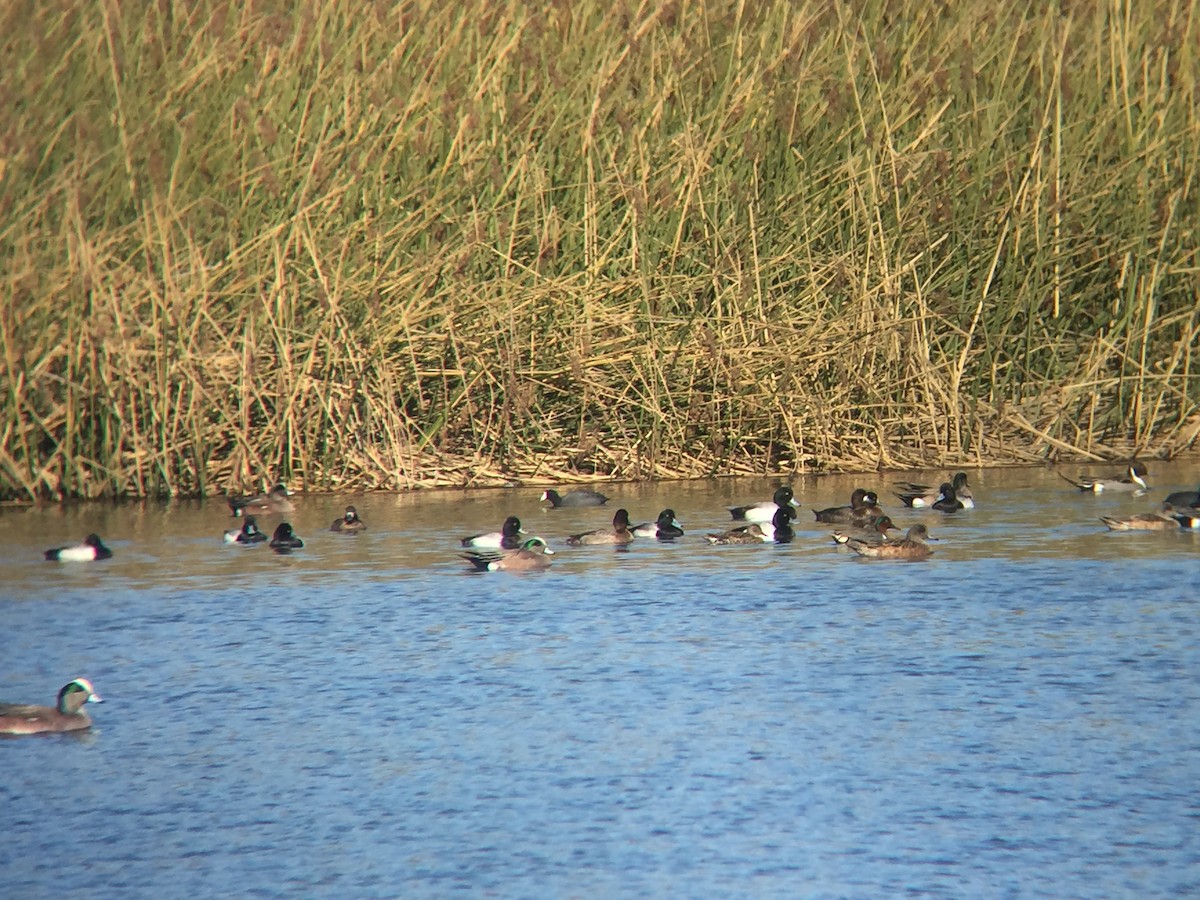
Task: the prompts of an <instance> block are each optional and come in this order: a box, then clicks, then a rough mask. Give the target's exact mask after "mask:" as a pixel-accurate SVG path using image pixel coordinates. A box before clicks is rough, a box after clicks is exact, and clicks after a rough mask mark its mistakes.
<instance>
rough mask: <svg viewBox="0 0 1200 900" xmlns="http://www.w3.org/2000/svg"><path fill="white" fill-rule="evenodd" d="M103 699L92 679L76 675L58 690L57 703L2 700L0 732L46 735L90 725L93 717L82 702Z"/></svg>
mask: <svg viewBox="0 0 1200 900" xmlns="http://www.w3.org/2000/svg"><path fill="white" fill-rule="evenodd" d="M102 702H103V700H102V699H101V697H100V695H99V694H97V693H96V690H95V688H93V687H92V683H91V682H90V681H88V680H87V679H86V678H76V679H74V680H73V681H69V682H67V683H66V684H65V685H63V688H62V690H60V691H59V692H58V704H57V705H56V706H28V705H25V704H22V703H0V734H43V733H47V732H59V731H81V730H83V729H84V728H91V727H92V720H91V718H90V717H89V716H88V714H87V713H86V712H84V711H83V704H85V703H102Z"/></svg>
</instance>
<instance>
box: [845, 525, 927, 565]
mask: <svg viewBox="0 0 1200 900" xmlns="http://www.w3.org/2000/svg"><path fill="white" fill-rule="evenodd" d="M932 540H935V538H933V537H930V535H929V529H928V528H926V527H925V526H924V525H922V524H920V523H919V522H918V523H917V524H916V525H913V526H912V527H911V528H909V529H908V533H907V534H906V535H905V536H904V537H903V538H902V539H900V540H898V541H884V542H882V543H872V542H870V541H862V540H857V539H855V538H851V539H850V540H848V541H847V542H846V545H847V546H848V547H849V548H850V549H851V550H853V551H854V552H855V553H857V554H858V555H859V556H867V557H870V558H872V559H925V558H927V557H929V556H932V555H933V550H932V549H931V548H930V546H929V544H928V543H926V542H927V541H932Z"/></svg>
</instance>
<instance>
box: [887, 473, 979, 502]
mask: <svg viewBox="0 0 1200 900" xmlns="http://www.w3.org/2000/svg"><path fill="white" fill-rule="evenodd" d="M947 484H948V485H949V486H950V487H952V488H954V495H955V497H957V498H958V502H959V503H961V504H962V508H963V509H974V508H975V495H974V494H972V493H971V488H970V486H969V485H968V484H967V473H966V472H956V473H955V475H954V478H953V479H951V480H950V481H948V482H943V484H942V485H941V486H940V487H939V488H938V489H937V490H936V491H935V490H933V488H931V487H930V486H929V485H927V484H917V483H916V482H913V481H897V482H896V487H898V488H900V492H899V493H897V494H896V496H897V497H899V498H900V500H901V501H902V502H903V503H904V505H905V506H910V507H912V508H913V509H924V508H925V507H927V506H933V504H935V503H937V501H938V500H940V499H941V497H942V491H943V490H944V489H945V487H946V485H947Z"/></svg>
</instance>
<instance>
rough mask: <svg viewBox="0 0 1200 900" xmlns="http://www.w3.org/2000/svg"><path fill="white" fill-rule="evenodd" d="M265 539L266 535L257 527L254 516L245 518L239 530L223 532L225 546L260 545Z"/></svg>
mask: <svg viewBox="0 0 1200 900" xmlns="http://www.w3.org/2000/svg"><path fill="white" fill-rule="evenodd" d="M266 539H267V535H266V534H265V533H264V532H263V530H262V529H261V528H259V527H258V522H257V521H255V519H254V516H246V518H245V520H244V521H243V522H242V527H241V528H235V529H234V530H232V531H227V532H225V543H227V544H261V543H262V542H263V541H265V540H266Z"/></svg>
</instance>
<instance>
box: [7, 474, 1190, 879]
mask: <svg viewBox="0 0 1200 900" xmlns="http://www.w3.org/2000/svg"><path fill="white" fill-rule="evenodd" d="M1198 470H1200V467H1198V466H1195V465H1191V466H1184V465H1171V466H1167V465H1163V464H1157V465H1153V466H1152V473H1153V475H1154V476H1155V477H1154V478H1153V483H1154V484H1155V488H1154V490H1153V491H1152V492H1151V494H1150V495H1148V496H1147V497H1143V498H1132V497H1128V496H1126V497H1120V496H1115V495H1103V496H1099V497H1096V496H1091V495H1082V494H1079V493H1078V492H1076V491H1074V490H1073V489H1071V488H1070V486H1069V485H1067V484H1065V483H1064V482H1063V481H1062V480H1061V479H1059V478H1058V477H1057V476H1056V475H1055V474H1054V473H1052V472H1047V471H1042V470H1003V471H982V472H971V473H970V474H971V481H972V485H973V488H974V491H975V494H976V497H977V500H978V504H979V506H978V508H977V509H975V510H972V511H966V512H963V513H959V514H957V515H955V516H950V517H947V516H943V515H941V514H938V513H913V512H911V511H904V512H900V511H899V503H898V502H893V503H890V504H887V507H888V509H889V511H891V512H892V513H893V517H894V518H895V519H896V521H897V524H899V525H901V527H907V525H908V524H909V523H911V522H913V521H925V522H927V523H928V524H929V526H930V530H931V531H932V532H933V534H934V535H935V536H936V537H939V538H940V539H941V540H940V543H938V544H937V545H936V554H935V556H934V557H933V558H932V559H931V560H929V561H927V562H921V563H905V562H899V563H897V562H890V561H871V560H860V559H857V558H854V557H853V556H852V555H850V554H848V553H847V552H846V551H845V550H844V549H841V548H836V547H835V546H834V545H833V544H832V543H830V542H829V541H828V532H829V528H828V527H827V526H816V525H814V524H810V523H809V519H810V518H811V516H810V514H809V513H807V512H803V513H802V515H801V519H800V529H799V533H798V535H797V539H796V541H795V542H794V543H793V544H791V545H786V546H767V545H763V546H755V547H710V546H708V545H707V544H706V543H705V542H704V541H703V539H702V537H701V535H702V533H703V532H704V531H705V530H706V529H713V528H724V527H727V524H728V523H727V513H725V511H724V507H725V506H727V505H733V504H735V503H739V502H748V501H752V500H757V499H764V498H766V497H769V496H770V493H771V488H772V487H773V484H774V482H768V481H764V480H737V481H733V480H722V481H711V482H688V483H678V484H660V485H612V486H606V487H605V488H604V489H605V492H606V493H609V494H610V495H612V496H613V497H614V498H615V499H614V502H613V503H611V504H610V508H609V509H608V510H578V511H576V510H555V511H542V510H541V509H540V504H539V503H538V496H539V493H540V491H539V490H538V489H536V488H534V489H521V490H513V491H473V492H445V493H428V494H418V495H407V496H392V495H368V496H344V497H329V496H307V497H302V498H299V502H300V509H299V511H298V512H297V513H296V515H295V516H293V517H292V519H291V520H292V521H293V523H294V524H295V526H296V530H297V532H298V533H299V534H300V535H301V536H302V537H303V538H305V539H306V541H307V542H308V545H307V547H305V549H304V550H302V551H300V552H298V553H295V554H292V555H290V556H277V555H275V554H273V553H272V552H270V551H269V550H268V549H266V548H265V547H261V546H260V547H256V548H242V547H236V546H227V545H223V544H222V543H221V532H222V530H223V529H225V528H227V527H232V523H231V520H230V519H229V518H228V510H227V508H226V507H225V506H224V504H223V503H222V502H220V501H219V500H215V501H208V502H204V503H198V502H179V503H172V504H166V505H156V504H147V505H134V506H121V507H102V506H85V507H75V508H68V509H60V508H50V509H41V510H23V509H6V510H3V511H0V537H2V540H0V626H2V628H3V633H4V636H5V641H4V650H3V653H2V654H0V697H2V698H3V699H6V700H20V701H25V702H39V703H41V702H45V703H49V702H52V700H53V697H54V694H55V693H56V692H57V689H58V688H59V687H60V686H61V685H62V684H64V683H65V682H66V681H68V680H69V679H70V678H71V677H73V676H75V675H86V676H88V677H90V678H91V679H92V681H93V682H94V683H95V685H96V687H97V689H98V690H99V691H100V693H101V694H102V695H103V696H104V698H105V700H106V702H105V703H104V704H101V705H93V706H90V707H89V710H90V711H91V712H92V714H93V718H94V719H95V721H96V727H95V728H94V729H93V731H92V732H91V733H89V734H87V735H86V736H83V737H75V736H40V737H26V738H19V739H5V740H0V759H2V766H3V773H4V774H3V777H2V778H0V802H2V805H3V825H2V826H0V834H2V839H0V874H2V877H3V893H4V895H5V896H11V897H22V898H25V897H61V896H75V897H91V896H117V895H122V896H141V897H148V896H154V897H178V896H184V895H189V894H192V895H198V896H213V895H218V894H222V895H239V896H264V895H277V894H283V893H290V894H296V895H303V896H314V895H324V896H338V897H345V896H359V897H378V896H402V897H444V896H448V895H454V896H465V897H474V896H502V897H538V898H541V897H586V898H592V897H608V896H623V897H641V896H649V897H668V896H669V897H731V896H742V897H748V896H754V897H801V896H802V897H864V898H868V897H870V898H873V897H895V896H901V895H921V896H925V895H932V896H945V897H1029V896H1053V897H1105V898H1110V897H1147V896H1168V895H1185V894H1191V895H1196V894H1197V893H1200V838H1198V837H1197V835H1198V834H1200V827H1198V826H1200V822H1198V818H1200V801H1198V798H1200V794H1198V792H1197V785H1198V784H1200V727H1198V724H1197V723H1198V722H1200V715H1198V713H1200V639H1198V638H1200V635H1198V633H1197V632H1198V628H1197V622H1198V620H1200V606H1198V605H1197V600H1198V599H1200V591H1198V588H1197V585H1198V579H1197V574H1198V573H1200V566H1198V565H1197V562H1198V560H1200V535H1193V534H1188V533H1183V532H1179V533H1167V534H1157V533H1150V534H1112V533H1108V532H1106V531H1105V530H1104V529H1103V526H1102V525H1100V523H1099V522H1098V521H1097V519H1096V516H1097V515H1099V514H1101V513H1106V514H1107V513H1115V514H1128V513H1133V512H1140V511H1146V510H1149V509H1150V508H1152V506H1153V504H1154V502H1155V501H1156V500H1158V499H1161V497H1162V496H1165V494H1166V493H1167V492H1168V491H1169V490H1176V489H1181V488H1195V486H1196V482H1197V480H1200V474H1198ZM906 477H912V476H911V475H909V476H906ZM928 477H929V478H932V479H934V480H939V477H940V473H937V472H934V473H929V475H928ZM858 483H862V484H864V486H868V487H875V488H877V489H878V490H879V491H880V495H881V498H882V497H885V496H887V495H885V494H884V489H885V488H886V487H888V485H889V480H888V479H886V478H880V477H874V478H866V479H864V478H841V477H828V478H822V479H820V480H805V479H796V480H795V481H794V482H793V484H794V485H795V487H796V489H797V496H798V498H799V500H800V502H801V504H802V505H803V506H805V507H813V506H816V507H823V506H829V505H834V504H840V503H845V502H846V498H847V497H848V495H849V492H850V490H851V488H853V487H854V486H855V485H856V484H858ZM347 502H353V503H355V504H356V505H357V506H358V509H359V511H360V513H361V514H362V516H363V518H364V519H365V520H366V521H367V523H368V524H369V525H370V530H369V531H368V532H367V533H365V534H363V535H359V536H342V535H335V534H330V533H329V532H328V530H327V529H328V525H329V522H330V521H331V520H332V519H333V518H334V517H335V516H337V515H339V514H340V512H341V510H342V508H343V507H344V505H345V504H346V503H347ZM618 505H621V506H626V507H628V508H629V510H630V512H631V514H632V515H633V517H634V519H635V521H639V522H640V521H647V520H652V519H653V518H654V517H655V515H656V514H657V512H658V511H659V509H661V508H663V507H664V506H672V507H674V508H675V510H676V511H677V513H678V515H679V518H680V520H681V522H682V524H683V526H684V528H685V529H686V530H687V532H688V534H687V536H686V537H684V538H683V539H681V540H680V541H678V542H677V543H675V544H673V545H672V544H656V543H653V542H647V541H639V542H638V543H635V544H634V545H633V546H632V547H631V548H630V549H629V550H627V551H617V550H613V549H610V548H578V549H575V548H569V547H565V546H563V544H562V538H563V537H564V536H566V535H567V534H570V533H572V532H573V531H581V530H585V529H587V528H593V527H599V526H601V525H603V524H605V523H606V521H607V520H608V519H610V518H611V513H612V508H614V507H616V506H618ZM510 513H515V514H517V515H519V516H520V517H521V518H522V520H523V522H524V523H525V525H526V528H527V529H528V530H530V531H533V532H535V533H539V534H541V535H543V536H545V537H546V538H547V539H548V540H549V541H550V543H551V545H552V546H554V547H555V548H556V549H557V550H558V551H559V552H558V554H557V555H556V556H555V558H554V559H555V563H554V567H553V569H552V570H551V571H549V572H547V573H541V574H535V575H525V576H521V575H511V574H504V573H490V574H486V575H475V574H468V573H467V567H466V565H465V564H464V563H463V562H462V561H461V560H459V559H458V558H457V557H456V549H457V540H456V539H457V538H458V537H460V536H462V535H466V534H471V533H474V532H477V531H484V530H492V529H495V528H498V527H499V525H500V522H501V520H502V519H503V518H504V516H505V515H507V514H510ZM273 521H274V520H267V522H268V523H272V522H273ZM89 531H98V532H99V533H100V534H101V535H102V536H103V537H104V538H105V540H106V542H107V543H108V544H109V546H110V547H112V548H113V550H114V553H115V557H114V558H113V559H112V560H109V561H106V562H100V563H88V564H54V563H46V562H44V561H42V559H41V551H42V550H43V549H45V548H47V547H52V546H57V545H60V544H63V543H68V542H72V541H75V540H78V539H80V538H82V537H83V536H84V535H85V534H87V533H88V532H89Z"/></svg>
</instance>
